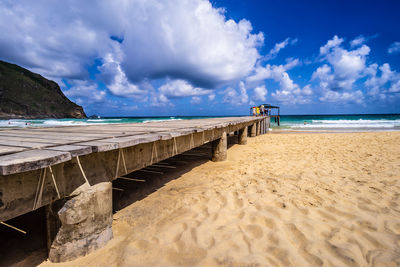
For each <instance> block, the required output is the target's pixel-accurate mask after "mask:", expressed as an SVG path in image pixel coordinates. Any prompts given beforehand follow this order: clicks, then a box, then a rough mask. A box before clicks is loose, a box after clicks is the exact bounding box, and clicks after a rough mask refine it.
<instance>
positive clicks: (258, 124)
mask: <svg viewBox="0 0 400 267" xmlns="http://www.w3.org/2000/svg"><path fill="white" fill-rule="evenodd" d="M260 126H261V123H260V121H258V122H257V133H256V135H257V136H258V135H260Z"/></svg>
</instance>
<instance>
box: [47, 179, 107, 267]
mask: <svg viewBox="0 0 400 267" xmlns="http://www.w3.org/2000/svg"><path fill="white" fill-rule="evenodd" d="M46 217H47V233H48V246H49V259H50V261H52V262H65V261H70V260H73V259H75V258H78V257H80V256H84V255H86V254H89V253H90V252H93V251H95V250H96V249H98V248H101V247H103V246H104V245H105V244H107V242H108V241H109V240H110V239H112V237H113V233H112V188H111V183H110V182H103V183H99V184H96V185H94V186H89V185H88V184H84V185H82V186H81V187H79V188H78V189H77V190H75V191H74V192H73V193H72V194H71V196H70V197H68V198H66V199H61V200H58V201H56V202H54V203H52V204H50V205H49V206H48V207H47V212H46Z"/></svg>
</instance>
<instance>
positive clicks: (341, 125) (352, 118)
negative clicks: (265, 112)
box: [271, 114, 400, 132]
mask: <svg viewBox="0 0 400 267" xmlns="http://www.w3.org/2000/svg"><path fill="white" fill-rule="evenodd" d="M271 122H272V123H271V125H272V129H273V130H274V129H275V130H278V129H279V130H283V131H288V130H289V131H318V132H332V131H335V132H362V131H399V130H400V114H364V115H282V116H281V123H280V127H278V126H277V125H276V124H275V123H274V118H271Z"/></svg>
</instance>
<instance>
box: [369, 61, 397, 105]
mask: <svg viewBox="0 0 400 267" xmlns="http://www.w3.org/2000/svg"><path fill="white" fill-rule="evenodd" d="M365 74H366V75H367V76H368V79H367V80H366V81H365V82H364V85H365V87H366V88H368V95H370V96H373V97H379V98H380V99H382V98H385V97H384V94H386V93H398V92H399V91H400V90H399V85H400V74H399V73H398V72H396V71H394V70H392V69H391V68H390V65H389V64H388V63H384V64H383V65H382V66H378V64H376V63H374V64H371V65H370V66H369V67H368V68H367V69H366V70H365Z"/></svg>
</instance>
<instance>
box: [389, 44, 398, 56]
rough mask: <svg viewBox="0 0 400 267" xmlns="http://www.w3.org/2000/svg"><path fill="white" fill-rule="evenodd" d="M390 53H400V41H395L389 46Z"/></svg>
mask: <svg viewBox="0 0 400 267" xmlns="http://www.w3.org/2000/svg"><path fill="white" fill-rule="evenodd" d="M388 53H389V54H397V53H400V42H394V43H393V44H391V45H390V47H389V48H388Z"/></svg>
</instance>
